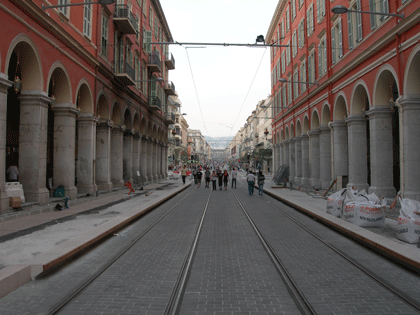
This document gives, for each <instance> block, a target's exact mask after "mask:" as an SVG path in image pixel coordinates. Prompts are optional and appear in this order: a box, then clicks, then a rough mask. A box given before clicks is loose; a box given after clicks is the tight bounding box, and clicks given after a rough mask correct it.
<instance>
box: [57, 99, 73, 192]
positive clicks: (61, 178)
mask: <svg viewBox="0 0 420 315" xmlns="http://www.w3.org/2000/svg"><path fill="white" fill-rule="evenodd" d="M78 113H79V110H78V109H76V108H75V107H74V105H73V104H69V103H59V104H55V105H54V176H53V183H54V186H55V187H57V186H58V185H63V186H64V191H65V193H66V196H67V197H69V198H70V199H76V198H77V188H76V186H75V174H76V173H75V171H76V170H75V152H76V151H75V150H76V115H77V114H78Z"/></svg>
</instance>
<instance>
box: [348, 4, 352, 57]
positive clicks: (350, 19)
mask: <svg viewBox="0 0 420 315" xmlns="http://www.w3.org/2000/svg"><path fill="white" fill-rule="evenodd" d="M352 14H353V13H352V12H347V25H348V32H349V49H352V48H353V23H352V17H353V16H352Z"/></svg>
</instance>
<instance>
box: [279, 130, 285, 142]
mask: <svg viewBox="0 0 420 315" xmlns="http://www.w3.org/2000/svg"><path fill="white" fill-rule="evenodd" d="M284 140H285V139H284V130H283V128H281V129H280V142H282V141H284Z"/></svg>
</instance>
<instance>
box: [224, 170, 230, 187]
mask: <svg viewBox="0 0 420 315" xmlns="http://www.w3.org/2000/svg"><path fill="white" fill-rule="evenodd" d="M228 181H229V173H228V172H227V170H225V171H224V172H223V186H225V190H227V184H228Z"/></svg>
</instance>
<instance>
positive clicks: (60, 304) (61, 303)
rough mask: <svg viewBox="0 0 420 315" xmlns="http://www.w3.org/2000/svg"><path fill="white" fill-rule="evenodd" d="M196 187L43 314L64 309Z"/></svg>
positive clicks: (50, 313)
mask: <svg viewBox="0 0 420 315" xmlns="http://www.w3.org/2000/svg"><path fill="white" fill-rule="evenodd" d="M195 189H196V188H194V189H192V190H191V191H190V192H189V193H188V194H186V195H185V196H184V197H183V198H182V199H181V200H179V201H178V202H177V203H176V204H175V205H174V206H173V207H172V208H170V209H169V210H168V211H167V212H166V213H164V214H163V215H162V216H161V217H160V218H158V219H157V220H156V221H155V222H154V223H152V224H151V225H150V226H149V227H148V228H147V229H146V230H145V231H144V232H143V233H141V234H140V235H138V236H136V237H135V238H134V239H133V240H132V241H131V243H130V244H128V245H127V246H126V247H124V248H123V249H121V250H120V251H119V252H117V254H115V255H114V256H113V257H111V258H110V259H109V260H108V261H107V262H106V263H105V264H103V265H102V266H101V267H100V268H99V269H98V270H97V271H95V272H94V273H93V274H92V275H91V276H90V277H88V278H87V279H86V280H84V281H82V282H81V283H80V284H79V285H78V286H77V287H75V288H74V289H73V290H72V291H71V292H70V293H69V294H67V295H66V296H65V297H64V298H63V299H61V301H59V302H57V303H56V304H55V305H54V306H52V307H51V308H50V309H49V310H48V311H47V312H44V313H43V314H48V315H54V314H57V313H58V312H60V311H61V310H62V309H64V308H65V307H66V306H67V305H68V304H70V303H71V302H72V301H73V300H74V299H75V298H76V297H77V296H79V294H81V293H82V292H83V291H84V290H85V289H86V288H87V287H88V286H89V285H90V284H92V283H93V282H94V281H95V280H96V279H97V278H98V277H99V276H100V275H102V274H103V273H104V272H105V271H106V270H107V269H108V268H109V267H111V266H112V265H113V264H114V263H115V262H116V261H117V260H118V259H119V258H121V256H122V255H124V254H125V253H126V252H127V251H128V250H129V249H131V248H132V247H133V246H134V245H135V244H136V243H137V242H138V241H139V240H140V239H141V238H143V237H144V236H145V235H146V234H147V233H148V232H149V231H150V230H151V229H152V228H154V227H155V226H156V225H157V224H158V223H159V222H160V221H162V220H163V219H164V218H165V217H166V216H167V215H168V214H169V213H170V212H172V211H173V210H174V209H175V208H176V207H177V206H178V205H179V204H180V203H181V202H183V201H184V200H185V199H186V198H187V197H188V196H189V195H190V194H192V193H193V192H194V190H195Z"/></svg>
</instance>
